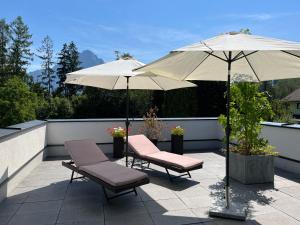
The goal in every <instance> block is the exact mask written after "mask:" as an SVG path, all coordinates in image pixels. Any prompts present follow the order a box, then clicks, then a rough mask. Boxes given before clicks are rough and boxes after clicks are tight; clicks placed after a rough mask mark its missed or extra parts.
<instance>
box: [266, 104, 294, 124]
mask: <svg viewBox="0 0 300 225" xmlns="http://www.w3.org/2000/svg"><path fill="white" fill-rule="evenodd" d="M271 105H272V109H273V112H274V116H273V118H272V120H273V121H275V122H281V123H291V122H292V120H293V110H292V108H291V105H290V103H289V102H284V101H280V100H278V99H274V100H272V101H271Z"/></svg>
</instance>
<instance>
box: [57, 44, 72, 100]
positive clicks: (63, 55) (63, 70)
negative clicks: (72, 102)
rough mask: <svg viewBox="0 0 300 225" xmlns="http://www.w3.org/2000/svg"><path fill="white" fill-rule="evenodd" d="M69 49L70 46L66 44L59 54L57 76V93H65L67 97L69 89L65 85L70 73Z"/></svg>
mask: <svg viewBox="0 0 300 225" xmlns="http://www.w3.org/2000/svg"><path fill="white" fill-rule="evenodd" d="M69 59H70V54H69V49H68V45H67V44H66V43H65V44H64V45H63V48H62V49H61V51H60V52H59V53H58V63H57V65H58V68H57V76H58V81H57V84H58V90H57V92H58V93H59V94H61V93H63V94H64V95H65V96H67V88H66V86H65V84H64V81H65V80H66V74H67V73H68V72H69Z"/></svg>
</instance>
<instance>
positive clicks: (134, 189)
mask: <svg viewBox="0 0 300 225" xmlns="http://www.w3.org/2000/svg"><path fill="white" fill-rule="evenodd" d="M133 191H134V193H135V196H137V195H138V193H137V191H136V188H135V187H134V188H133Z"/></svg>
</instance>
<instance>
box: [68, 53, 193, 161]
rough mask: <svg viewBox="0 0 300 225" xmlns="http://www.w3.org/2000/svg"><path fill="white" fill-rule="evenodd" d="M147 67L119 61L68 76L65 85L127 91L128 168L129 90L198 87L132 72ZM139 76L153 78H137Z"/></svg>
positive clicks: (137, 63) (128, 61) (139, 63)
mask: <svg viewBox="0 0 300 225" xmlns="http://www.w3.org/2000/svg"><path fill="white" fill-rule="evenodd" d="M143 65H145V64H144V63H141V62H139V61H137V60H135V59H132V58H128V59H119V60H116V61H112V62H108V63H105V64H101V65H97V66H93V67H89V68H86V69H82V70H78V71H75V72H72V73H69V74H67V78H66V80H65V83H67V84H77V85H84V86H91V87H97V88H103V89H108V90H120V89H126V123H125V125H126V145H125V147H126V149H125V156H126V166H128V142H127V140H128V128H129V125H130V124H129V119H128V117H129V89H135V90H164V91H167V90H172V89H178V88H188V87H196V86H197V85H195V84H193V83H191V82H188V81H178V80H174V79H170V78H166V77H161V76H154V74H152V73H148V74H143V73H140V72H133V71H132V70H133V69H135V68H138V67H140V66H143ZM137 74H142V75H151V76H136V75H137Z"/></svg>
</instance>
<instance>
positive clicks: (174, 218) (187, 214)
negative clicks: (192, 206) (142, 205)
mask: <svg viewBox="0 0 300 225" xmlns="http://www.w3.org/2000/svg"><path fill="white" fill-rule="evenodd" d="M151 217H152V219H153V221H154V223H155V225H180V224H191V223H199V222H201V220H200V219H199V218H197V217H196V215H195V214H194V213H193V212H192V211H191V210H188V209H185V210H177V211H168V212H165V213H161V212H157V213H153V214H151Z"/></svg>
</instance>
